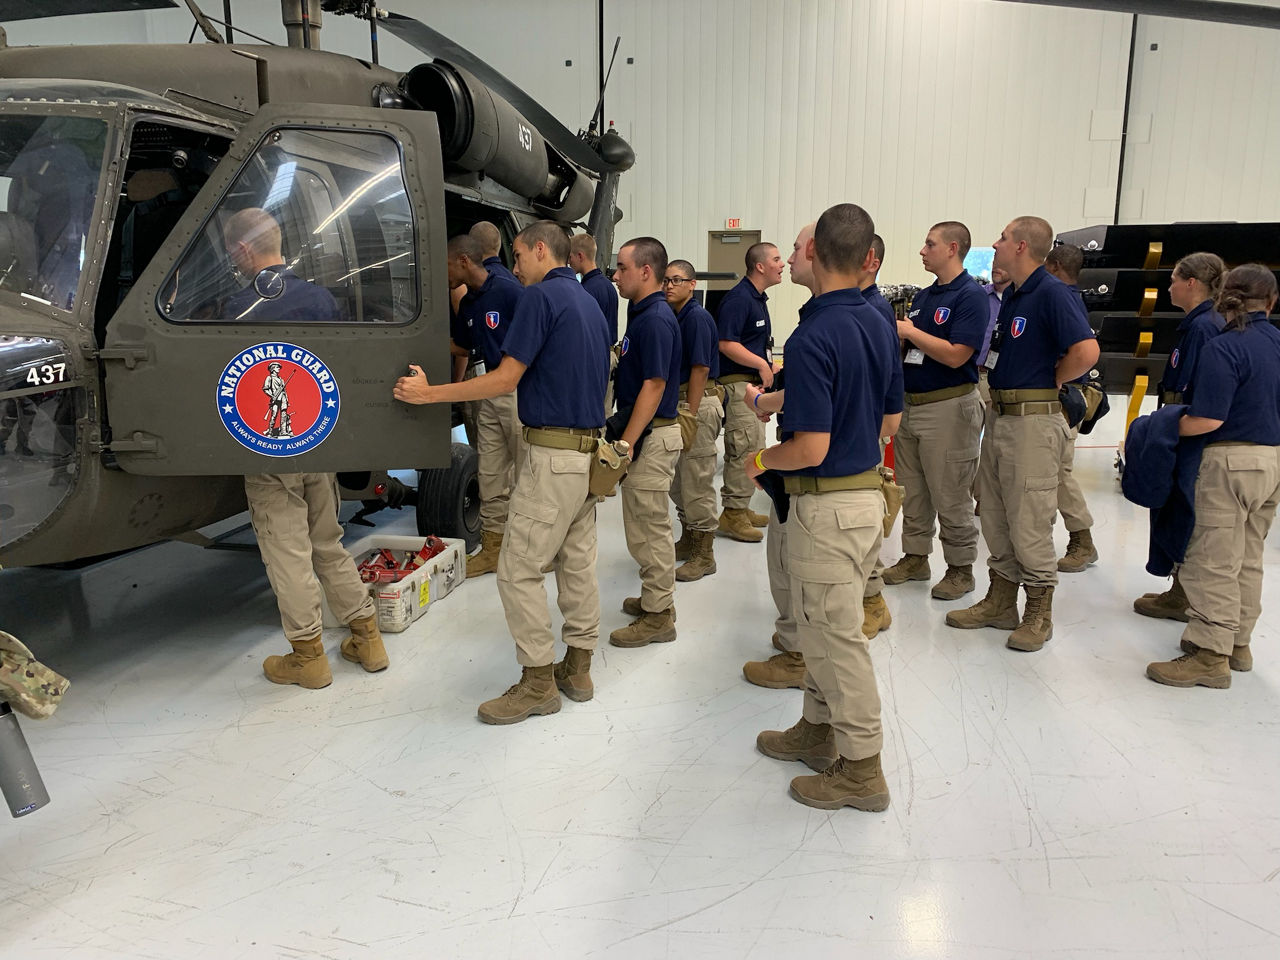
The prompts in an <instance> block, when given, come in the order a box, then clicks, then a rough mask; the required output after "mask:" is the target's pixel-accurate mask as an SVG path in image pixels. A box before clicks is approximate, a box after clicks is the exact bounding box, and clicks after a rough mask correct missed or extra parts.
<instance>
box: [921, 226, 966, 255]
mask: <svg viewBox="0 0 1280 960" xmlns="http://www.w3.org/2000/svg"><path fill="white" fill-rule="evenodd" d="M934 230H937V231H938V234H939V235H940V236H941V237H942V240H943V242H944V243H954V244H955V245H956V256H957V257H959V258H960V259H961V260H963V259H964V258H965V257H967V256H968V255H969V248H970V247H971V246H973V237H972V236H971V235H970V234H969V228H968V227H966V226H965V225H964V224H963V223H961V222H960V221H959V220H943V221H942V222H941V223H935V224H934V225H933V226H932V227H930V228H929V232H930V233H932V232H933V231H934Z"/></svg>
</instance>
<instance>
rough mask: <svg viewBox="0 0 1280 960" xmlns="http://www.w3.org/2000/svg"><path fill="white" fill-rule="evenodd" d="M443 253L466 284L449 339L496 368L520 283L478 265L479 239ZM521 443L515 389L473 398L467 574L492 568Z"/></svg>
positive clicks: (458, 241)
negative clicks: (474, 482) (473, 523)
mask: <svg viewBox="0 0 1280 960" xmlns="http://www.w3.org/2000/svg"><path fill="white" fill-rule="evenodd" d="M448 254H449V261H448V269H449V282H450V283H453V282H454V281H455V280H458V281H460V282H461V283H463V284H465V285H466V287H467V294H466V296H464V297H463V298H462V302H461V303H460V304H459V305H458V312H457V322H456V326H457V332H456V334H455V337H454V342H455V343H456V344H457V345H458V346H460V347H462V348H464V349H466V350H469V351H472V352H478V353H479V354H480V358H481V359H482V360H483V361H484V365H485V369H486V370H496V369H498V365H499V364H500V363H501V362H502V353H503V351H502V344H503V341H504V340H505V339H506V336H507V332H508V330H509V329H510V328H511V321H512V317H513V316H514V315H515V311H516V306H517V304H519V302H520V298H521V295H522V294H523V293H524V288H523V287H522V286H520V283H519V281H517V280H516V279H514V278H512V279H510V280H508V279H507V276H506V274H505V273H498V272H496V271H494V270H493V269H492V268H489V267H486V266H484V262H483V256H482V253H481V250H480V244H479V243H478V242H477V241H476V240H475V239H474V238H473V237H471V236H470V235H469V234H462V235H460V236H457V237H454V238H452V239H451V240H450V241H449V247H448ZM523 446H524V445H523V441H522V440H521V438H520V420H519V417H518V416H517V415H516V398H515V394H506V395H504V396H501V397H492V398H486V399H483V400H480V401H477V403H476V454H477V456H478V458H479V477H478V479H479V484H480V524H481V527H482V543H481V548H480V552H479V553H477V554H476V555H475V556H473V557H471V558H469V559H468V560H467V578H468V579H470V578H472V577H478V576H481V575H483V574H486V573H493V572H494V571H495V570H497V569H498V555H499V552H500V551H501V549H502V535H503V532H504V531H505V530H506V525H507V505H508V501H509V499H510V496H511V490H512V488H513V487H514V486H515V480H516V464H517V463H518V462H519V460H520V457H521V453H522V450H523Z"/></svg>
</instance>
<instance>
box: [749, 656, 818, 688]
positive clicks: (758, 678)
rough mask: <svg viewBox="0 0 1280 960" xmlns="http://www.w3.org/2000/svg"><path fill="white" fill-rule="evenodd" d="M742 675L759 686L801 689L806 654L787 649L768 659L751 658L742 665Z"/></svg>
mask: <svg viewBox="0 0 1280 960" xmlns="http://www.w3.org/2000/svg"><path fill="white" fill-rule="evenodd" d="M742 675H743V676H744V677H746V678H747V682H748V683H754V684H755V685H756V686H757V687H768V688H770V689H771V690H787V689H793V688H794V689H796V690H799V689H802V688H803V687H804V655H803V654H800V653H791V652H790V651H787V652H783V653H775V654H774V655H773V656H772V657H770V658H769V659H768V660H751V661H749V662H747V663H745V664H743V665H742Z"/></svg>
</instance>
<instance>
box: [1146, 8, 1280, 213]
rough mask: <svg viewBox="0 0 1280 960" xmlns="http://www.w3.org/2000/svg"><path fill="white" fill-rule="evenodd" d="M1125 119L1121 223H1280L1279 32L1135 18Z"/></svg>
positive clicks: (1155, 18) (1157, 18)
mask: <svg viewBox="0 0 1280 960" xmlns="http://www.w3.org/2000/svg"><path fill="white" fill-rule="evenodd" d="M1152 44H1155V45H1156V46H1157V49H1156V50H1152V49H1151V46H1152ZM1130 114H1131V117H1132V120H1133V122H1131V124H1130V129H1131V130H1133V129H1135V127H1137V128H1139V129H1140V128H1141V127H1145V125H1146V124H1147V123H1148V122H1149V123H1150V131H1151V132H1150V137H1149V139H1148V140H1147V141H1146V142H1134V141H1133V140H1131V141H1130V143H1129V146H1128V148H1127V150H1126V155H1125V171H1124V194H1123V197H1122V204H1121V215H1122V220H1123V221H1125V222H1129V223H1161V222H1165V221H1173V220H1280V176H1277V174H1276V162H1277V159H1280V31H1277V30H1264V29H1261V28H1256V27H1239V26H1231V25H1226V24H1213V23H1200V22H1195V21H1188V20H1171V19H1167V18H1164V17H1141V18H1139V21H1138V40H1137V44H1136V50H1135V57H1134V82H1133V97H1132V100H1131V104H1130Z"/></svg>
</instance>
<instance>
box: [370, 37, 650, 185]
mask: <svg viewBox="0 0 1280 960" xmlns="http://www.w3.org/2000/svg"><path fill="white" fill-rule="evenodd" d="M382 26H383V29H385V30H386V31H387V32H388V33H390V34H392V35H393V36H395V37H397V38H399V39H400V40H403V41H404V42H405V43H407V44H409V45H410V46H411V47H414V48H416V49H418V50H420V51H422V52H423V53H425V54H426V55H427V56H429V57H431V58H432V59H433V60H444V61H445V62H446V63H451V64H454V65H455V66H458V67H462V68H463V69H464V70H466V71H467V72H469V73H471V74H472V75H473V76H475V78H476V79H477V80H479V81H480V82H481V83H483V84H484V85H485V86H487V87H488V88H489V89H490V90H492V91H493V92H494V93H496V94H498V95H499V96H501V97H503V98H504V99H505V100H506V101H507V102H508V103H510V104H511V106H513V107H515V109H516V110H517V111H519V112H520V113H522V114H523V115H524V117H525V119H527V120H528V121H529V122H530V123H532V124H533V125H534V126H535V127H537V128H538V132H539V133H540V134H542V137H543V139H544V140H546V141H547V142H548V143H549V144H551V145H552V146H553V147H555V148H556V149H557V150H559V151H560V153H562V154H563V155H564V156H565V158H566V159H568V160H570V161H572V162H573V163H576V164H577V165H578V166H580V167H582V168H584V169H586V170H590V171H591V172H593V173H596V174H605V173H610V172H614V171H620V170H622V169H625V168H622V167H617V166H615V165H614V164H611V163H607V162H605V160H604V159H603V158H601V156H600V155H599V154H598V153H596V152H595V151H594V150H592V149H591V147H589V146H588V145H587V144H586V143H584V142H583V141H582V140H581V139H580V138H579V137H578V136H577V135H576V134H574V133H573V132H572V131H570V130H569V129H568V128H567V127H566V126H565V125H564V124H563V123H561V122H560V121H559V120H557V119H556V118H555V117H553V116H552V115H551V114H550V113H549V112H548V111H547V110H546V108H544V107H543V106H542V105H541V104H539V103H538V102H537V101H536V100H534V99H533V97H531V96H529V95H528V94H527V93H525V92H524V91H523V90H521V89H520V88H519V87H518V86H516V85H515V84H514V83H513V82H512V81H511V80H509V79H507V78H506V77H504V76H503V75H502V74H501V73H499V72H498V71H497V70H495V69H494V68H493V67H491V66H489V64H487V63H485V62H484V61H483V60H481V59H480V58H479V57H477V56H476V55H475V54H473V53H472V52H471V51H470V50H468V49H467V48H466V47H463V46H461V45H459V44H457V43H455V42H454V41H452V40H450V39H449V38H448V37H446V36H445V35H444V34H442V33H440V32H439V31H437V30H433V29H432V28H431V27H428V26H427V25H426V24H425V23H423V22H422V21H420V20H415V19H413V18H412V17H406V16H403V15H402V14H398V13H390V12H389V13H388V14H387V18H386V19H385V20H383V21H382Z"/></svg>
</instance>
